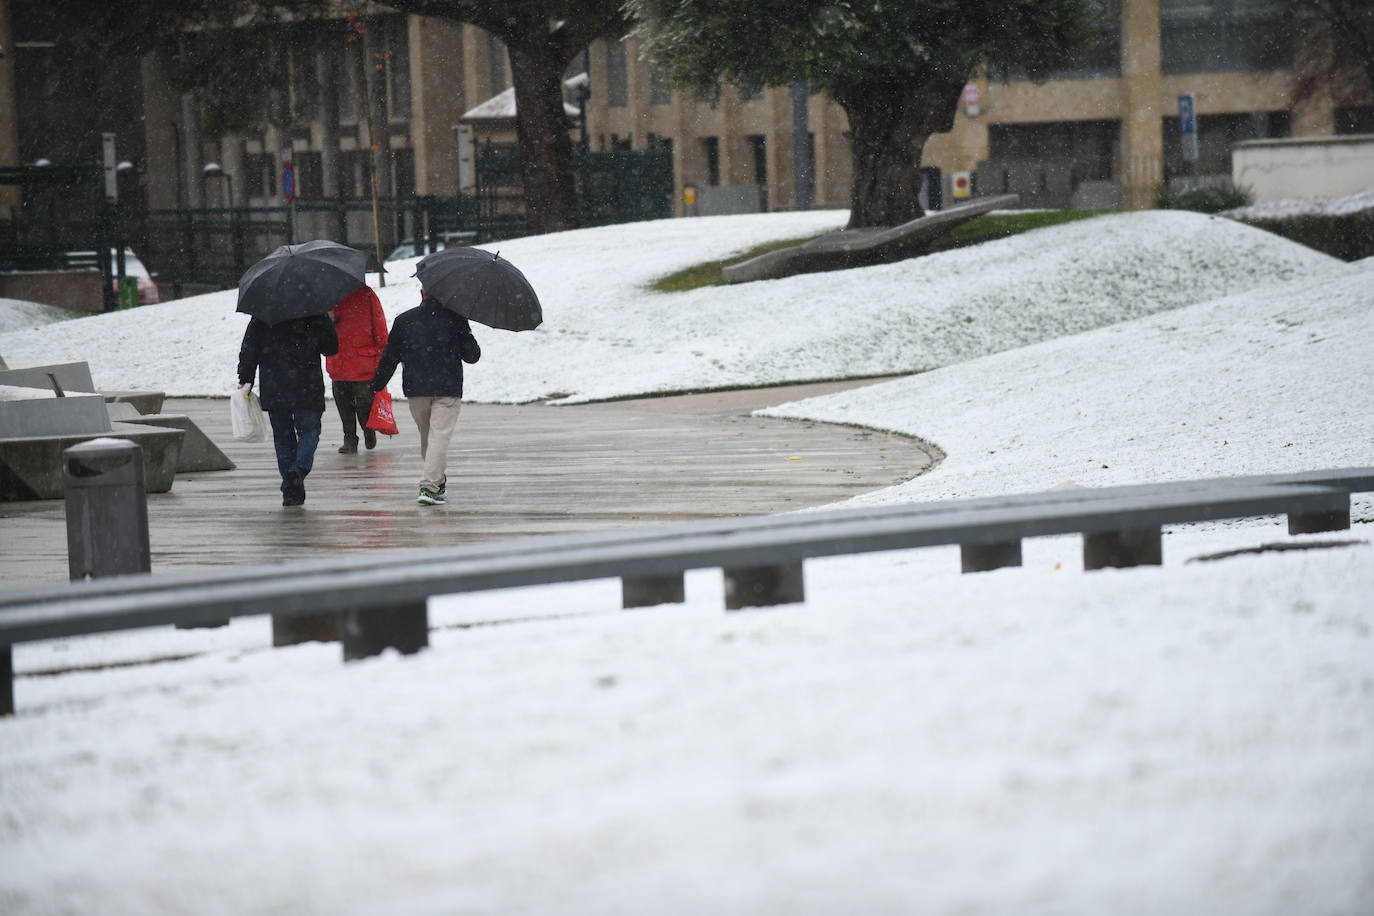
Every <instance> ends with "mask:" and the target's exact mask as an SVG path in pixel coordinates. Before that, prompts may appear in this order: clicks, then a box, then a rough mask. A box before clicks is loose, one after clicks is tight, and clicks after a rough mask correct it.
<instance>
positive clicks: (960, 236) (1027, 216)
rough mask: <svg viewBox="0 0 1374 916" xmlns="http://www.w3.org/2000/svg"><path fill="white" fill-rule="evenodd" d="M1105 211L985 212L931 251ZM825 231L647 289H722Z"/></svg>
mask: <svg viewBox="0 0 1374 916" xmlns="http://www.w3.org/2000/svg"><path fill="white" fill-rule="evenodd" d="M1107 212H1111V211H1106V210H1035V211H1026V212H1011V213H985V214H983V215H982V216H978V217H975V218H973V219H971V220H969V221H968V222H966V223H964V224H963V225H961V226H959V227H957V228H955V229H954V231H952V232H951V233H949V234H948V235H946V236H942V237H941V238H939V239H937V240H936V241H935V242H934V243H933V244H932V245H931V246H930V251H931V252H936V251H948V250H950V249H953V248H963V247H964V246H965V245H976V244H978V243H979V242H989V241H992V240H993V239H1003V238H1006V237H1007V236H1009V235H1016V234H1017V233H1020V232H1027V231H1029V230H1031V229H1040V228H1043V227H1045V226H1058V225H1059V224H1060V223H1071V222H1073V221H1074V220H1078V219H1087V218H1089V217H1092V216H1101V215H1102V214H1103V213H1107ZM829 234H830V233H828V232H822V233H818V234H817V235H808V236H806V237H804V238H797V239H780V240H778V241H776V242H767V243H765V244H763V245H758V246H755V247H754V248H751V249H749V250H748V251H746V252H744V253H743V254H738V255H735V256H734V257H730V258H726V259H724V260H721V261H706V262H704V263H701V264H695V265H693V266H691V267H688V268H685V269H683V270H679V271H678V272H677V273H673V274H669V275H668V276H666V277H662V278H660V279H658V280H656V281H654V283H653V284H652V285H651V286H650V287H649V288H650V289H652V290H653V291H654V292H659V293H680V292H685V291H686V290H689V289H698V288H699V287H702V286H721V285H723V284H724V283H725V279H724V277H723V276H722V274H721V269H722V268H724V267H726V266H728V265H731V264H739V263H740V262H742V261H747V260H749V259H750V258H756V257H758V256H759V255H761V254H767V253H768V252H770V251H777V250H778V249H779V248H790V247H792V246H793V245H801V244H803V243H804V242H809V241H811V240H812V239H818V238H820V237H821V236H822V235H829Z"/></svg>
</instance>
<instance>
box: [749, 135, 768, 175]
mask: <svg viewBox="0 0 1374 916" xmlns="http://www.w3.org/2000/svg"><path fill="white" fill-rule="evenodd" d="M744 142H745V143H747V144H749V157H750V159H752V160H753V163H754V184H759V185H766V184H768V138H767V137H765V136H764V135H763V134H748V135H746V136H745V138H744Z"/></svg>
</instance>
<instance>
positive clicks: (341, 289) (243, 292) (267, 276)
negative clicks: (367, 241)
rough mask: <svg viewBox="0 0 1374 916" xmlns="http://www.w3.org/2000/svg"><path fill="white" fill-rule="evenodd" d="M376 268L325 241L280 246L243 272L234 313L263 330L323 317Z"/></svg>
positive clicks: (360, 254)
mask: <svg viewBox="0 0 1374 916" xmlns="http://www.w3.org/2000/svg"><path fill="white" fill-rule="evenodd" d="M371 265H376V266H375V267H373V266H371ZM380 267H381V265H380V264H377V259H376V257H375V256H373V255H369V254H368V253H367V252H365V251H359V250H358V249H356V248H350V247H348V246H347V245H340V244H339V243H338V242H331V241H328V240H325V239H316V240H315V241H312V242H304V243H302V244H300V245H283V246H281V247H280V248H278V249H277V250H276V251H274V252H272V253H271V254H269V255H268V256H267V257H265V258H263V259H262V260H261V261H259V262H258V263H256V264H254V265H253V266H252V267H250V268H248V270H246V271H244V274H243V276H242V277H241V278H240V279H239V304H238V310H239V311H240V312H243V313H245V314H248V315H252V316H253V317H254V318H258V319H261V320H262V321H265V322H267V323H268V324H281V323H282V322H283V321H287V320H289V319H292V318H305V317H308V316H311V315H323V314H324V313H325V312H327V311H329V310H330V309H331V308H333V307H334V306H335V305H337V304H338V302H339V300H340V299H342V298H344V297H345V296H347V295H348V294H349V293H351V292H354V291H355V290H358V289H361V288H362V287H364V286H366V285H367V281H366V280H365V279H364V275H365V273H366V272H367V271H368V270H375V269H378V268H380Z"/></svg>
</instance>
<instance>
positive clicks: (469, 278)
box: [415, 248, 544, 331]
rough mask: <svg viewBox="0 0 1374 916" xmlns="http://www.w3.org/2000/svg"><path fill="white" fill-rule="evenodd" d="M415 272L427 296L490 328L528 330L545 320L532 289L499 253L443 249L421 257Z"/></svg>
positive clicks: (471, 249)
mask: <svg viewBox="0 0 1374 916" xmlns="http://www.w3.org/2000/svg"><path fill="white" fill-rule="evenodd" d="M415 276H416V277H418V278H419V279H420V285H421V286H423V287H424V289H425V293H426V294H427V295H428V296H430V297H431V298H433V299H438V300H439V301H440V302H442V303H443V304H444V305H445V306H447V307H448V308H450V309H452V310H453V311H455V312H457V313H458V314H459V315H462V316H463V317H464V318H467V319H469V320H471V321H475V322H477V323H478V324H484V325H486V326H487V327H489V328H500V329H501V330H503V331H529V330H533V329H534V328H537V327H539V324H540V322H542V321H543V320H544V312H543V309H542V308H540V305H539V297H538V296H536V295H535V293H534V287H532V286H530V281H528V280H526V279H525V275H524V274H522V273H521V272H520V270H519V269H518V268H517V267H516V266H515V265H514V264H512V263H511V262H510V261H507V260H506V259H505V258H503V257H501V253H500V252H499V251H498V252H496V253H495V254H493V253H492V252H490V251H483V250H482V249H480V248H445V249H444V250H443V251H436V252H434V253H433V254H428V255H425V256H424V257H423V258H421V259H420V263H419V264H417V265H416V266H415Z"/></svg>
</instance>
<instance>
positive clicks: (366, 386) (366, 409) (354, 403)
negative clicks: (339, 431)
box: [333, 382, 374, 445]
mask: <svg viewBox="0 0 1374 916" xmlns="http://www.w3.org/2000/svg"><path fill="white" fill-rule="evenodd" d="M333 388H334V406H335V407H337V408H338V410H339V420H340V421H342V422H343V434H344V442H346V443H351V444H353V445H357V444H358V430H359V429H362V430H363V434H364V435H365V436H366V437H367V439H368V441H369V442H370V441H372V440H373V438H374V434H373V433H372V431H371V430H369V429H367V418H368V416H370V415H371V413H372V384H371V383H370V382H334V383H333Z"/></svg>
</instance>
